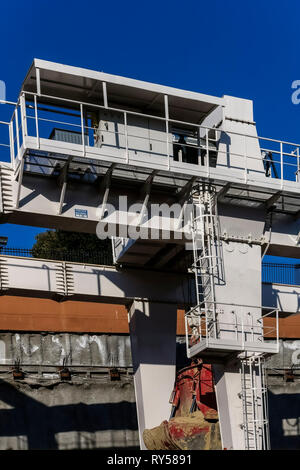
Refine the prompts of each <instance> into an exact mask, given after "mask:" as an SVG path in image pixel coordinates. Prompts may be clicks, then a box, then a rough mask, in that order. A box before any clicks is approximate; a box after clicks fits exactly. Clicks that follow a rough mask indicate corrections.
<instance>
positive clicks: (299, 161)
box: [296, 147, 300, 183]
mask: <svg viewBox="0 0 300 470" xmlns="http://www.w3.org/2000/svg"><path fill="white" fill-rule="evenodd" d="M296 155H297V171H296V181H297V183H299V171H300V167H299V165H300V159H299V147H297V149H296Z"/></svg>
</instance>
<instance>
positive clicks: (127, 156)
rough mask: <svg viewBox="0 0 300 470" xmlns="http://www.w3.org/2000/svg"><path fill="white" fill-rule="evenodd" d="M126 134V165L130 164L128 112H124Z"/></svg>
mask: <svg viewBox="0 0 300 470" xmlns="http://www.w3.org/2000/svg"><path fill="white" fill-rule="evenodd" d="M124 134H125V158H126V163H129V151H128V126H127V113H126V112H124Z"/></svg>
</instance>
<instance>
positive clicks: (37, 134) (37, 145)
mask: <svg viewBox="0 0 300 470" xmlns="http://www.w3.org/2000/svg"><path fill="white" fill-rule="evenodd" d="M34 113H35V130H36V148H37V149H39V148H40V134H39V120H38V111H37V97H36V95H34Z"/></svg>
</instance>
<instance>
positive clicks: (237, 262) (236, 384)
mask: <svg viewBox="0 0 300 470" xmlns="http://www.w3.org/2000/svg"><path fill="white" fill-rule="evenodd" d="M234 211H235V212H233V210H232V209H231V208H227V207H224V206H223V207H221V208H220V212H221V216H220V221H221V231H222V233H223V232H226V233H227V234H228V235H229V236H233V237H244V238H245V243H240V242H236V241H229V242H223V243H222V255H223V266H224V273H223V274H224V275H223V278H222V279H220V281H219V283H217V285H216V301H217V302H220V303H222V302H224V303H229V305H223V306H222V305H221V304H220V307H222V310H223V314H222V321H227V322H229V323H232V322H233V321H234V318H235V317H234V315H233V313H232V312H235V314H236V315H237V319H238V321H239V322H240V321H241V318H242V317H243V322H244V325H251V319H250V316H249V315H248V312H251V316H252V317H253V319H254V323H255V318H260V316H261V309H260V308H247V307H245V308H239V307H235V306H232V304H237V305H249V306H254V307H256V306H257V307H259V306H261V304H262V300H261V247H260V246H259V245H255V244H248V243H247V237H248V236H250V235H251V236H252V237H253V238H254V239H259V238H260V237H261V235H262V232H263V227H264V217H263V214H262V213H260V212H259V211H255V210H250V209H249V210H248V212H247V218H245V215H244V214H243V213H242V209H240V210H239V209H236V208H235V209H234ZM249 328H250V327H249ZM247 329H248V327H247V326H245V327H244V333H245V332H246V331H247ZM250 334H251V330H250V329H249V335H250ZM230 335H231V336H232V335H233V333H232V325H231V327H230V328H229V332H228V333H226V332H225V333H224V334H223V336H224V338H227V337H228V338H230ZM257 335H260V333H259V332H258V330H257ZM246 375H247V383H248V382H249V380H250V378H249V377H250V376H249V374H248V372H247V371H246ZM214 378H215V384H216V397H217V403H218V410H219V417H220V428H221V436H222V444H223V447H225V448H227V449H235V450H237V449H245V439H244V431H243V428H242V425H243V424H244V423H243V402H242V398H241V391H242V381H241V362H240V358H239V357H237V358H236V359H232V360H231V361H230V362H227V363H224V364H218V365H217V364H215V365H214ZM257 380H258V381H259V380H260V379H257ZM258 394H259V392H258ZM259 398H260V400H259V401H260V403H261V397H259Z"/></svg>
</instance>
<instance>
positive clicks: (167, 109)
mask: <svg viewBox="0 0 300 470" xmlns="http://www.w3.org/2000/svg"><path fill="white" fill-rule="evenodd" d="M164 103H165V119H166V150H167V159H168V163H167V164H168V170H169V169H170V149H169V100H168V95H164Z"/></svg>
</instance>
